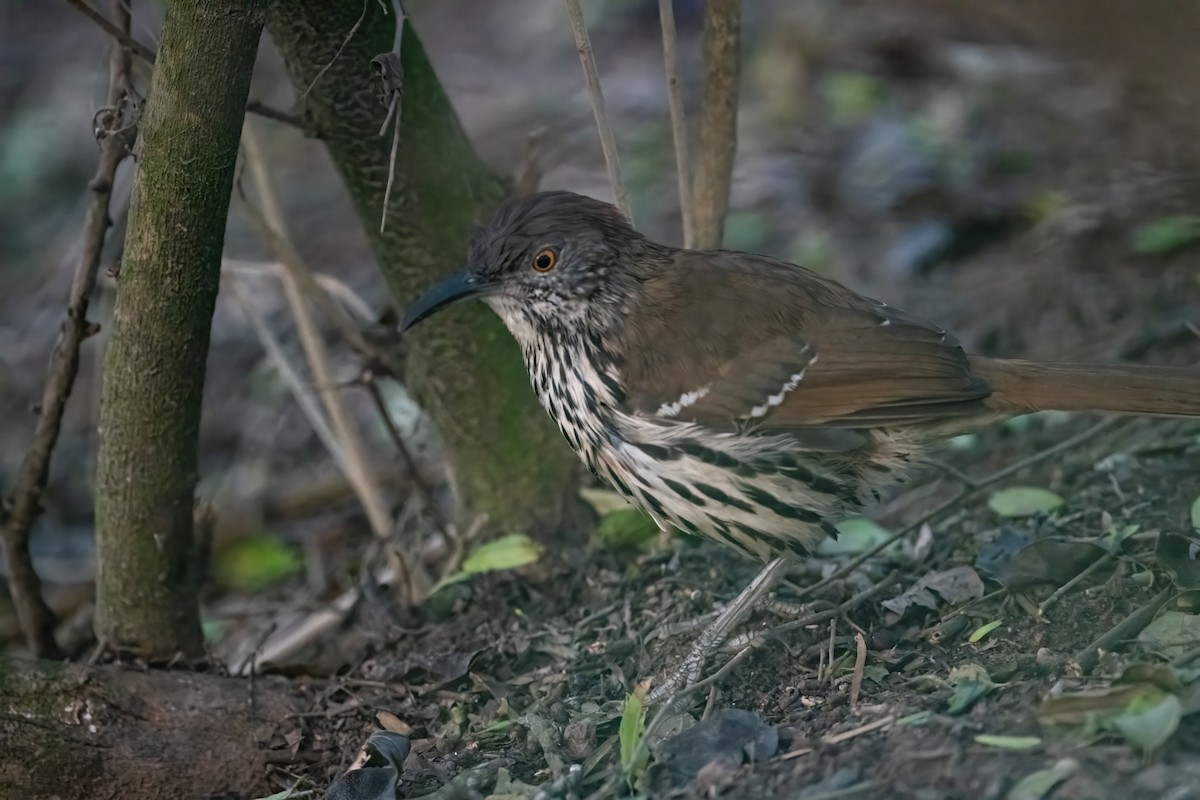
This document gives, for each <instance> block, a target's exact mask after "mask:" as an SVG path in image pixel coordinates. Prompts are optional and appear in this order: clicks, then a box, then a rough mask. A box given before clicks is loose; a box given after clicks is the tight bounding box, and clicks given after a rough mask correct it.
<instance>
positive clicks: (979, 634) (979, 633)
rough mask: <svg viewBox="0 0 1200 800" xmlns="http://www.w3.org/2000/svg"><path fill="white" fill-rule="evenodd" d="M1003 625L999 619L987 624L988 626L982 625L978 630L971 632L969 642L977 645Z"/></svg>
mask: <svg viewBox="0 0 1200 800" xmlns="http://www.w3.org/2000/svg"><path fill="white" fill-rule="evenodd" d="M1002 624H1003V620H999V619H997V620H992V621H991V622H989V623H987V624H986V625H980V626H979V627H978V628H976V629H975V630H974V631H972V632H971V635H970V636H969V637H968V638H967V641H968V642H970V643H971V644H975V643H976V642H978V641H979V640H981V639H982V638H983V637H985V636H987V635H988V634H989V633H991V632H992V631H994V630H996V628H999V627H1000V626H1001V625H1002Z"/></svg>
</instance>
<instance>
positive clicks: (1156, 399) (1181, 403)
mask: <svg viewBox="0 0 1200 800" xmlns="http://www.w3.org/2000/svg"><path fill="white" fill-rule="evenodd" d="M970 358H971V367H972V369H973V370H974V372H975V374H976V375H978V376H979V377H981V378H983V379H984V380H986V381H987V382H988V383H989V384H991V386H992V390H993V391H992V394H991V396H989V397H988V398H987V400H985V401H984V402H985V403H986V404H987V406H988V407H989V408H990V409H992V410H993V411H999V412H1002V413H1007V414H1013V413H1015V414H1026V413H1029V412H1032V411H1049V410H1054V411H1100V412H1107V413H1113V414H1137V415H1144V416H1168V417H1200V369H1196V368H1187V367H1143V366H1129V365H1116V364H1114V365H1104V364H1035V363H1032V362H1029V361H1016V360H1007V359H991V358H984V357H983V356H971V357H970Z"/></svg>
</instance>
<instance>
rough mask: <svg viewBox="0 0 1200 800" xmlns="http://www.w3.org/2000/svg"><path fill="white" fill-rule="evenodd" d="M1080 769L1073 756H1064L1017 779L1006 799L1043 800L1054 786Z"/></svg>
mask: <svg viewBox="0 0 1200 800" xmlns="http://www.w3.org/2000/svg"><path fill="white" fill-rule="evenodd" d="M1078 770H1079V762H1078V761H1076V760H1075V759H1073V758H1064V759H1062V760H1061V761H1059V762H1057V763H1056V764H1055V765H1054V766H1053V767H1050V768H1049V769H1039V770H1038V771H1037V772H1031V773H1029V774H1028V775H1026V776H1025V777H1024V778H1022V779H1021V780H1019V781H1017V784H1016V785H1015V786H1013V788H1011V789H1009V790H1008V794H1006V795H1005V796H1004V800H1042V798H1044V797H1046V796H1047V795H1049V794H1050V792H1052V791H1054V787H1056V786H1058V785H1059V784H1060V783H1062V782H1063V781H1065V780H1066V779H1067V778H1069V777H1071V776H1072V775H1074V774H1075V773H1076V772H1077V771H1078Z"/></svg>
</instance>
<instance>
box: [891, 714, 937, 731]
mask: <svg viewBox="0 0 1200 800" xmlns="http://www.w3.org/2000/svg"><path fill="white" fill-rule="evenodd" d="M932 718H933V712H932V711H914V712H913V713H912V714H909V715H907V716H904V717H901V718H900V719H898V720H896V724H897V725H902V726H905V727H907V726H909V725H924V724H925V723H926V722H928V721H929V720H930V719H932Z"/></svg>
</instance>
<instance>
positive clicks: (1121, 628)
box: [1072, 586, 1179, 675]
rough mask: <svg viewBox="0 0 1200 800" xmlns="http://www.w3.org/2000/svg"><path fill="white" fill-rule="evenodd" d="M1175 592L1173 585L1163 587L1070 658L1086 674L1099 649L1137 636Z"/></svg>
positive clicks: (1106, 648)
mask: <svg viewBox="0 0 1200 800" xmlns="http://www.w3.org/2000/svg"><path fill="white" fill-rule="evenodd" d="M1177 594H1179V590H1178V589H1177V588H1175V587H1174V586H1168V587H1167V588H1166V589H1163V590H1162V591H1161V592H1159V593H1158V594H1156V595H1154V597H1152V598H1150V602H1148V603H1146V604H1145V605H1144V606H1142V607H1141V608H1139V609H1138V610H1137V611H1134V612H1133V613H1132V614H1130V615H1129V616H1127V617H1126V618H1125V619H1123V620H1121V621H1120V622H1118V623H1117V624H1116V625H1114V626H1113V627H1112V628H1111V629H1110V630H1108V632H1106V633H1105V634H1104V635H1103V636H1101V637H1100V638H1098V639H1096V641H1094V642H1092V643H1091V644H1089V645H1088V646H1087V647H1085V648H1083V649H1082V650H1080V651H1079V652H1078V653H1076V654H1075V658H1074V659H1072V660H1073V661H1075V663H1077V664H1079V668H1080V669H1081V670H1082V671H1083V674H1085V675H1086V674H1087V673H1089V672H1091V671H1092V669H1093V668H1094V667H1095V666H1096V662H1098V661H1099V660H1100V651H1101V650H1108V649H1111V648H1112V647H1113V646H1114V645H1116V644H1117V643H1118V642H1122V641H1124V640H1126V639H1132V638H1133V637H1134V636H1137V635H1138V634H1139V633H1141V631H1142V628H1145V627H1146V626H1147V625H1149V624H1150V621H1151V620H1152V619H1154V616H1155V615H1156V614H1157V613H1158V610H1159V609H1160V608H1162V607H1163V606H1164V605H1166V604H1167V602H1168V601H1169V600H1170V599H1171V598H1172V597H1174V596H1175V595H1177Z"/></svg>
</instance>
